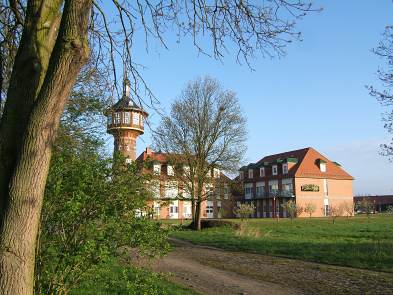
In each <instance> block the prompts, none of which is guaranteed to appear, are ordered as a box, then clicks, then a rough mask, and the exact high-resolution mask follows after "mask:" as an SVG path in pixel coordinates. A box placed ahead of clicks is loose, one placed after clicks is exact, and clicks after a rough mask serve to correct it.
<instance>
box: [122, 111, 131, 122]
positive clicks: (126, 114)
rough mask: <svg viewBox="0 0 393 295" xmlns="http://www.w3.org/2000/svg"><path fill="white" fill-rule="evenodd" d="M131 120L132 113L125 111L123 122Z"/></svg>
mask: <svg viewBox="0 0 393 295" xmlns="http://www.w3.org/2000/svg"><path fill="white" fill-rule="evenodd" d="M130 122H131V113H130V112H124V113H123V123H124V124H130Z"/></svg>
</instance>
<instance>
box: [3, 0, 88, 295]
mask: <svg viewBox="0 0 393 295" xmlns="http://www.w3.org/2000/svg"><path fill="white" fill-rule="evenodd" d="M62 2H63V1H29V2H28V10H27V15H26V26H25V28H24V31H23V35H22V40H21V46H20V47H19V50H18V55H17V58H16V60H15V66H18V65H21V66H22V68H21V69H18V68H15V67H14V70H13V74H12V77H11V81H10V89H9V91H8V96H7V101H6V105H5V110H4V115H3V118H2V122H1V126H0V142H1V150H0V163H1V168H2V169H4V171H2V172H1V173H2V175H1V176H2V177H5V178H2V179H1V180H0V181H1V184H0V199H1V204H0V218H1V227H0V293H1V294H18V295H19V294H32V293H33V285H34V260H35V257H34V254H35V245H36V237H37V231H38V223H39V218H40V214H41V209H42V200H43V191H44V188H45V182H46V176H47V172H48V169H49V162H50V156H51V146H52V142H53V139H54V136H55V134H56V129H57V127H58V125H59V122H60V118H61V115H62V112H63V110H64V107H65V105H66V102H67V98H68V96H69V95H70V93H71V90H72V87H73V85H74V83H75V81H76V78H77V76H78V73H79V71H80V69H81V68H82V66H83V64H84V63H86V61H87V59H88V55H89V46H88V39H87V26H88V20H89V15H90V8H91V0H83V1H76V0H69V1H68V0H67V1H65V3H64V7H63V8H61V6H62ZM61 9H62V11H63V13H62V17H61V24H60V28H59V31H58V35H57V37H56V41H55V44H54V46H53V45H52V41H51V39H54V34H55V33H56V31H57V25H56V21H59V16H60V13H61ZM48 19H51V20H52V22H49V23H48V22H47V20H48ZM43 28H44V30H43V31H44V33H43V32H42V31H41V30H42V29H43ZM32 33H33V34H32ZM26 34H32V36H33V37H32V39H31V40H27V39H28V37H26ZM23 40H27V41H26V44H27V45H29V46H22V45H23V44H25V43H23V42H25V41H23ZM22 41H23V42H22ZM51 46H52V47H51ZM52 48H53V50H52ZM29 56H35V57H34V60H31V58H26V57H29ZM29 63H30V64H29ZM23 67H25V68H26V67H30V68H31V70H30V71H29V72H27V73H26V71H24V70H23ZM27 80H28V81H27ZM29 82H30V83H31V85H30V86H29ZM11 86H13V87H12V88H11ZM21 86H22V87H21ZM24 99H25V100H24ZM12 137H14V139H12ZM16 137H17V138H16ZM10 151H13V152H10ZM10 155H11V156H10ZM7 157H9V158H7Z"/></svg>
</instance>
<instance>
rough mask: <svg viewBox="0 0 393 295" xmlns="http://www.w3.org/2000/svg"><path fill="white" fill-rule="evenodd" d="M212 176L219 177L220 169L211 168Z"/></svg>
mask: <svg viewBox="0 0 393 295" xmlns="http://www.w3.org/2000/svg"><path fill="white" fill-rule="evenodd" d="M213 176H214V178H218V177H220V169H218V168H214V169H213Z"/></svg>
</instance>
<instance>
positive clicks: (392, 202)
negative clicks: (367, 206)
mask: <svg viewBox="0 0 393 295" xmlns="http://www.w3.org/2000/svg"><path fill="white" fill-rule="evenodd" d="M363 198H370V199H371V200H372V202H373V203H374V210H375V211H378V212H382V211H386V210H387V209H388V206H393V195H382V196H377V195H375V196H371V195H365V196H356V197H353V201H354V202H355V204H356V203H357V202H358V201H360V200H361V199H363Z"/></svg>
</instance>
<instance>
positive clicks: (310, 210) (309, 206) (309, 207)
mask: <svg viewBox="0 0 393 295" xmlns="http://www.w3.org/2000/svg"><path fill="white" fill-rule="evenodd" d="M316 210H317V205H315V204H314V203H306V207H305V208H304V212H306V213H308V214H310V218H311V215H312V214H313V213H314V212H315V211H316Z"/></svg>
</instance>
